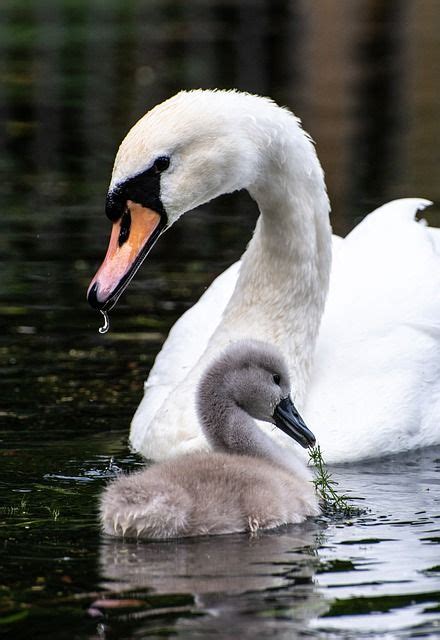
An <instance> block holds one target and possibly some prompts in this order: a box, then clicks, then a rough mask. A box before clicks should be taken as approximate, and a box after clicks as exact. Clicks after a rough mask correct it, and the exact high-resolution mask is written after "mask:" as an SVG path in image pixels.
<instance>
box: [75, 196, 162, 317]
mask: <svg viewBox="0 0 440 640" xmlns="http://www.w3.org/2000/svg"><path fill="white" fill-rule="evenodd" d="M165 225H166V218H165V217H164V216H161V215H160V214H159V213H157V212H156V211H153V210H152V209H148V208H147V207H143V206H142V205H140V204H138V203H136V202H133V201H132V200H127V206H126V209H125V211H124V213H123V215H122V217H121V218H120V219H119V220H117V221H116V222H114V223H113V227H112V231H111V235H110V242H109V245H108V249H107V253H106V256H105V258H104V261H103V263H102V265H101V266H100V267H99V269H98V271H97V272H96V274H95V277H94V278H93V280H92V282H91V283H90V286H89V288H88V290H87V300H88V302H89V304H90V305H91V306H92V307H93V308H94V309H100V310H102V311H108V310H109V309H111V308H112V307H114V305H115V304H116V302H117V301H118V298H119V296H120V295H121V294H122V292H123V291H124V289H125V288H126V287H127V285H128V284H129V282H130V281H131V279H132V278H133V276H134V275H135V273H136V271H137V270H138V269H139V267H140V266H141V264H142V262H143V260H144V258H145V257H146V256H147V255H148V253H149V251H150V249H151V247H152V246H153V245H154V243H155V242H156V240H157V239H158V237H159V236H160V234H161V233H162V231H163V230H164V228H165Z"/></svg>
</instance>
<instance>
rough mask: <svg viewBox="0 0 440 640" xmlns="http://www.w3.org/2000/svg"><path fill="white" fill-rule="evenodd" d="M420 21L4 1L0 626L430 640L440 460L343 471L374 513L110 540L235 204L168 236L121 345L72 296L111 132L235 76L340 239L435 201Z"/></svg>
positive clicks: (428, 82) (436, 453)
mask: <svg viewBox="0 0 440 640" xmlns="http://www.w3.org/2000/svg"><path fill="white" fill-rule="evenodd" d="M312 4H313V7H316V6H318V5H319V6H320V8H321V10H320V11H317V10H316V8H312ZM414 7H415V3H403V2H388V3H383V2H379V1H376V2H374V1H373V0H369V1H367V0H360V1H359V2H356V3H352V2H351V1H349V0H341V2H338V3H327V2H322V3H305V2H300V1H298V2H293V1H287V0H286V1H279V0H277V1H275V2H269V1H267V2H265V1H263V0H253V1H252V2H250V1H249V2H247V1H243V2H238V0H237V1H234V0H229V1H227V0H223V1H220V0H219V1H214V2H212V3H207V2H204V1H202V0H200V2H197V1H193V2H187V3H179V2H172V1H171V0H169V1H166V2H165V1H161V0H155V1H154V2H148V3H146V2H141V1H140V0H139V1H136V0H127V1H124V2H122V1H119V0H108V1H106V2H104V1H100V0H91V1H87V2H86V1H85V0H75V1H74V0H64V1H62V2H60V1H59V0H52V1H44V0H43V1H41V0H39V1H37V0H35V1H32V0H30V1H26V2H25V1H24V0H23V1H19V0H3V1H2V3H1V6H0V114H1V118H0V122H1V125H0V172H1V180H0V210H1V214H2V233H1V236H0V264H1V273H2V277H1V281H0V322H1V331H0V354H1V359H0V371H1V374H2V382H1V386H0V636H4V637H11V638H14V639H15V638H17V639H19V638H30V637H32V638H33V639H37V640H38V639H39V638H44V639H52V638H53V639H54V640H55V639H56V640H58V639H63V638H66V640H67V639H69V640H70V639H71V638H75V639H78V640H83V639H84V640H85V639H88V640H92V639H93V640H95V639H107V638H108V639H109V640H110V639H112V638H118V639H124V640H125V639H127V640H132V639H135V638H146V637H148V638H150V637H151V638H155V637H157V638H159V637H161V638H163V637H179V638H225V639H226V638H232V637H243V638H248V637H249V638H250V637H252V638H255V637H257V638H266V637H267V638H274V639H287V638H289V639H290V638H294V637H317V638H322V637H324V638H368V637H381V638H414V637H423V638H430V637H438V636H439V635H440V553H439V541H440V448H438V449H436V450H435V449H434V450H430V451H417V452H413V453H412V454H408V455H405V456H399V457H396V458H392V459H387V460H381V461H375V462H370V463H365V464H358V465H356V466H346V467H338V468H335V469H334V476H335V478H336V479H337V480H338V481H339V483H340V487H341V489H342V490H344V491H346V492H349V494H350V495H351V496H353V498H354V502H355V504H358V505H359V506H361V507H362V509H364V511H363V513H362V515H359V516H357V517H355V518H353V519H351V520H347V519H345V520H344V519H343V520H331V519H327V518H319V519H317V520H316V521H310V522H307V523H306V524H304V525H302V526H295V527H293V526H292V527H289V528H285V529H282V530H280V531H276V532H271V533H266V534H264V533H263V534H259V535H258V536H256V537H249V536H246V535H236V536H235V535H234V536H227V537H221V538H220V537H219V538H212V539H209V538H203V539H194V540H189V541H176V542H167V543H154V544H148V543H129V542H120V541H112V540H109V539H106V538H104V537H103V536H101V534H100V532H99V528H98V526H97V521H96V504H97V496H98V495H99V492H100V490H101V488H102V486H103V485H104V483H105V482H107V480H108V478H111V477H113V476H114V475H115V474H116V473H117V472H118V471H119V470H120V469H124V470H132V469H135V468H136V467H139V465H141V464H142V460H141V459H140V458H139V457H138V456H137V455H135V454H134V453H132V452H130V450H129V449H128V446H127V434H128V427H129V423H130V420H131V416H132V414H133V412H134V410H135V408H136V406H137V403H138V402H139V400H140V398H141V394H142V384H143V380H144V378H145V377H146V374H147V372H148V370H149V368H150V367H151V365H152V363H153V360H154V356H155V354H156V353H157V351H158V350H159V349H160V346H161V344H162V342H163V340H164V339H165V337H166V335H167V333H168V330H169V328H170V327H171V325H172V324H173V322H174V321H175V320H176V318H178V317H179V316H180V315H181V313H182V312H183V311H185V310H186V309H187V308H188V307H189V306H190V305H191V304H193V302H194V301H195V300H196V299H197V298H198V296H199V295H200V294H201V293H202V292H203V291H204V289H205V288H206V287H207V286H208V285H209V283H210V282H211V281H212V280H213V278H214V277H215V276H216V275H217V274H218V273H220V272H221V271H222V270H223V269H224V268H225V267H226V266H228V265H229V264H231V263H232V262H233V261H234V260H236V259H237V258H238V257H239V255H240V254H241V253H242V251H243V250H244V248H245V246H246V243H247V241H248V239H249V237H250V234H251V232H252V228H253V226H254V224H255V220H256V215H257V213H256V211H255V207H254V204H253V203H252V202H251V200H250V199H249V198H248V197H247V196H246V195H245V194H235V195H234V196H226V197H223V198H221V199H219V200H218V201H216V202H215V203H212V204H210V205H209V206H205V207H203V208H202V209H201V211H200V212H199V213H198V214H194V215H192V216H188V217H187V218H186V219H185V221H184V223H183V224H179V225H176V227H175V228H173V229H172V230H171V231H170V232H169V233H167V234H166V235H165V237H164V238H163V239H162V240H161V242H160V243H159V245H157V247H155V249H154V251H153V253H152V254H151V256H150V258H149V260H148V262H147V263H146V264H145V265H144V266H143V268H142V270H141V271H140V272H139V273H138V275H137V276H136V279H135V281H134V282H133V283H132V285H131V286H130V289H129V291H128V292H127V293H126V294H124V296H123V297H122V299H121V300H120V302H119V304H118V307H117V309H116V310H115V312H114V313H113V314H112V319H111V320H112V328H111V331H110V333H108V334H106V335H104V336H102V335H99V334H98V327H99V326H100V325H101V324H102V322H101V317H100V316H98V315H97V314H95V313H93V312H92V310H91V309H89V308H88V306H87V304H86V301H85V291H86V288H87V285H88V283H89V281H90V278H91V276H92V275H93V273H94V271H95V269H96V266H97V265H98V263H99V262H100V260H101V259H102V257H103V255H104V251H105V248H106V243H107V234H108V231H109V229H108V221H106V219H105V217H104V214H103V203H104V199H105V193H106V189H107V185H108V181H109V177H110V173H111V165H112V160H113V156H114V153H115V151H116V149H117V146H118V144H119V141H120V139H121V137H122V136H123V135H124V133H125V131H126V130H127V128H128V127H129V126H130V125H131V124H132V123H133V122H134V121H135V120H136V118H137V117H138V116H140V115H141V114H142V113H143V112H144V111H145V110H146V109H147V108H149V107H150V106H152V105H153V104H155V103H156V102H159V101H161V100H162V99H164V98H166V97H167V96H168V95H171V94H172V93H174V92H175V91H177V90H178V89H179V88H182V87H194V86H203V87H212V86H219V87H229V86H236V87H238V88H240V89H244V90H249V91H256V92H259V93H264V94H267V95H271V96H272V97H274V98H275V99H276V100H278V101H279V102H282V103H284V104H288V105H289V106H290V107H291V108H292V109H293V110H294V111H295V112H296V113H297V114H298V115H300V116H301V117H302V118H303V121H304V124H305V127H306V128H307V129H308V130H309V131H310V133H311V134H312V135H313V137H314V138H315V139H316V140H317V148H318V152H319V155H320V157H321V160H322V162H323V165H324V168H325V170H326V175H327V182H328V186H329V193H330V196H331V200H332V202H333V216H332V222H333V225H334V228H335V230H336V231H337V232H338V233H341V234H345V233H346V232H348V231H349V230H350V229H351V228H352V227H353V226H354V224H355V223H356V222H358V221H359V220H360V219H361V218H362V216H363V215H364V214H365V213H366V212H367V211H368V210H371V209H372V208H374V207H375V206H376V205H378V204H381V203H382V202H384V201H386V200H389V199H392V198H394V197H400V196H408V195H412V196H423V197H428V198H430V199H432V200H434V201H435V200H437V202H438V201H439V200H440V186H439V185H440V183H439V181H438V177H437V176H438V164H439V157H438V154H439V151H438V144H437V142H438V140H439V139H440V136H439V133H440V132H439V127H440V118H439V117H438V116H439V113H440V104H439V101H440V94H439V92H438V88H437V84H436V82H437V79H438V77H437V76H438V74H437V72H436V69H437V68H438V61H439V58H440V55H439V52H440V44H439V39H438V35H437V31H436V25H438V24H439V23H440V15H439V13H440V4H439V3H437V2H436V1H435V0H432V1H429V0H422V1H421V2H420V3H417V10H416V11H415V10H414ZM243 43H245V46H243ZM439 213H440V212H439V209H438V207H436V206H434V207H433V208H432V209H431V211H430V212H429V213H428V217H429V220H430V222H431V223H433V224H436V225H437V226H440V217H439Z"/></svg>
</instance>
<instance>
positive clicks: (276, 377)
mask: <svg viewBox="0 0 440 640" xmlns="http://www.w3.org/2000/svg"><path fill="white" fill-rule="evenodd" d="M272 377H273V381H274V382H275V384H277V385H278V386H279V385H280V382H281V376H280V375H278V373H274V374H273V376H272Z"/></svg>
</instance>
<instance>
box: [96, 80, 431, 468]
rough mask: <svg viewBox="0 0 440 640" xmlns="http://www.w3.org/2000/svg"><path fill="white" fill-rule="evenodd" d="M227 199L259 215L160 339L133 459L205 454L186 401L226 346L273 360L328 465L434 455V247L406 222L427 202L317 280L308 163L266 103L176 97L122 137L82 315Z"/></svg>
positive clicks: (406, 210)
mask: <svg viewBox="0 0 440 640" xmlns="http://www.w3.org/2000/svg"><path fill="white" fill-rule="evenodd" d="M238 189H247V190H248V192H249V193H250V195H251V196H252V198H253V199H254V200H255V201H256V202H257V204H258V207H259V210H260V214H261V215H260V217H259V219H258V222H257V226H256V229H255V233H254V235H253V237H252V240H251V242H250V243H249V246H248V248H247V250H246V252H245V253H244V255H243V257H242V259H241V261H240V262H239V263H237V264H236V265H233V266H232V267H230V268H229V269H228V270H227V271H225V273H223V274H222V275H221V276H219V278H217V280H216V281H215V282H214V283H213V284H212V286H211V287H210V288H209V289H208V291H207V292H206V293H205V294H204V295H203V296H202V298H201V299H200V300H199V302H198V303H197V304H196V305H195V306H194V307H193V308H192V309H190V310H189V311H188V312H187V313H186V314H185V315H184V316H183V317H182V318H181V319H180V320H179V321H178V322H177V323H176V325H175V326H174V327H173V329H172V330H171V332H170V335H169V337H168V340H167V341H166V343H165V345H164V347H163V349H162V351H161V352H160V353H159V355H158V356H157V359H156V362H155V365H154V367H153V369H152V370H151V372H150V375H149V378H148V380H147V382H146V384H145V395H144V398H143V400H142V402H141V404H140V405H139V408H138V410H137V412H136V414H135V416H134V418H133V422H132V428H131V434H130V440H131V443H132V445H133V447H134V448H135V449H137V450H139V451H140V452H142V453H143V454H144V455H145V456H146V457H147V458H153V459H163V458H166V457H168V456H171V455H174V454H176V453H182V452H185V451H190V450H195V449H199V448H203V447H206V446H207V444H206V440H205V438H204V436H203V435H202V432H201V430H200V427H198V426H197V424H198V423H197V418H196V414H195V402H194V397H195V390H196V388H197V384H198V381H199V378H200V376H201V374H202V372H203V371H204V370H205V368H206V367H207V365H208V363H210V362H211V361H212V359H213V357H214V356H215V355H217V354H218V353H219V352H220V351H221V350H222V349H223V348H224V347H225V345H226V344H228V343H230V342H231V341H233V340H236V339H239V338H255V339H259V340H263V341H266V342H271V343H275V344H277V345H278V346H279V347H280V348H281V349H282V351H283V352H284V353H285V354H287V359H288V362H289V368H290V375H291V379H292V381H293V385H294V389H295V402H296V404H297V406H298V407H299V408H300V410H301V411H302V412H303V413H304V415H305V417H306V420H307V423H308V424H309V426H310V428H311V429H312V431H313V432H314V433H315V434H316V436H317V438H318V441H319V442H320V444H321V446H322V448H323V451H324V454H325V456H326V458H327V460H328V461H330V462H342V461H350V460H357V459H361V458H366V457H371V456H381V455H384V454H389V453H394V452H399V451H404V450H408V449H412V448H416V447H422V446H428V445H433V444H439V443H440V427H439V421H440V295H439V293H440V256H439V253H440V242H439V240H438V238H437V233H438V232H436V230H432V229H428V228H427V227H426V226H425V225H423V224H420V223H416V222H415V220H414V217H415V213H416V211H417V210H418V209H423V208H424V207H425V206H427V205H428V204H430V203H429V202H428V201H427V200H421V199H406V200H399V201H395V202H391V203H389V204H387V205H385V206H383V207H381V208H380V209H378V210H377V211H375V212H374V213H372V214H370V215H369V216H368V217H367V218H366V219H365V220H364V221H363V222H362V223H361V224H360V225H359V226H358V227H356V229H355V230H354V231H353V232H352V233H350V234H349V236H348V237H347V238H346V239H345V240H343V241H342V240H340V239H339V242H337V244H336V241H335V247H336V251H335V259H334V264H333V268H332V273H331V279H330V267H331V253H332V251H331V249H332V235H331V228H330V223H329V201H328V198H327V193H326V187H325V183H324V176H323V172H322V169H321V165H320V163H319V161H318V158H317V156H316V152H315V149H314V146H313V144H312V141H311V140H310V138H309V137H308V135H307V134H306V133H305V132H304V131H303V130H302V128H301V126H300V122H299V121H298V119H296V118H295V117H294V116H293V115H292V113H290V112H289V111H288V110H287V109H282V108H280V107H278V106H277V105H276V104H274V103H273V102H272V101H271V100H268V99H266V98H261V97H258V96H253V95H248V94H243V93H238V92H235V91H190V92H181V93H179V94H177V95H176V96H174V97H173V98H171V99H170V100H167V101H166V102H164V103H162V104H160V105H159V106H157V107H155V108H154V109H152V111H150V112H149V113H147V114H146V115H145V116H144V117H143V118H141V120H139V122H138V123H137V124H136V125H135V126H134V127H133V128H132V129H131V131H130V132H129V133H128V135H127V136H126V138H125V140H124V141H123V142H122V144H121V147H120V149H119V151H118V154H117V156H116V160H115V165H114V169H113V175H112V180H111V184H110V188H109V192H108V196H107V203H106V213H107V216H108V217H109V218H110V220H111V221H112V222H113V228H112V233H111V238H110V244H109V248H108V251H107V255H106V257H105V260H104V262H103V264H102V265H101V267H100V269H99V270H98V272H97V274H96V275H95V277H94V279H93V281H92V283H91V285H90V287H89V291H88V299H89V302H90V303H91V305H92V306H93V307H95V308H97V309H101V310H104V311H108V310H109V309H111V308H112V307H113V306H114V304H115V303H116V301H117V299H118V298H119V296H120V295H121V293H122V291H123V290H124V289H125V287H126V286H127V284H128V283H129V282H130V280H131V278H132V277H133V275H134V274H135V272H136V271H137V269H138V268H139V266H140V264H141V262H142V260H143V259H144V258H145V256H146V255H147V254H148V252H149V250H150V249H151V247H152V245H153V244H154V243H155V242H156V240H157V238H158V237H159V236H160V235H161V234H162V233H163V232H164V231H165V230H166V229H167V228H169V227H170V226H171V225H172V224H173V223H174V222H175V221H176V220H177V219H178V218H179V217H180V216H181V215H182V214H184V213H186V212H187V211H189V210H191V209H193V208H194V207H197V206H198V205H201V204H203V203H205V202H208V201H209V200H212V199H213V198H215V197H217V196H218V195H220V194H222V193H229V192H232V191H236V190H238ZM329 280H330V295H329V297H328V300H327V305H326V309H325V314H324V317H323V320H322V323H321V318H322V315H323V311H324V304H325V300H326V297H327V291H328V287H329ZM320 325H321V327H320ZM318 330H319V336H318ZM315 347H316V350H315ZM261 426H262V428H265V427H264V426H263V423H262V424H261ZM266 428H267V425H266ZM269 433H270V434H271V435H272V436H273V437H275V438H276V439H278V440H282V443H283V444H285V446H289V444H288V443H286V442H285V441H284V440H283V439H284V438H285V440H288V439H287V437H286V436H284V434H278V433H276V432H272V431H269Z"/></svg>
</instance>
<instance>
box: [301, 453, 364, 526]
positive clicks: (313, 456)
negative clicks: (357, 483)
mask: <svg viewBox="0 0 440 640" xmlns="http://www.w3.org/2000/svg"><path fill="white" fill-rule="evenodd" d="M309 456H310V462H312V463H313V465H314V467H315V469H314V472H315V477H314V480H313V484H314V485H315V490H316V493H317V494H318V497H319V500H320V502H321V508H322V510H323V512H324V513H325V514H326V515H342V516H354V515H359V514H360V512H361V511H360V509H358V507H354V506H353V505H351V504H350V502H349V500H350V498H349V497H348V496H347V495H345V494H339V493H338V492H337V491H336V489H335V487H336V486H337V485H338V482H336V480H334V479H333V477H332V474H331V473H330V471H329V470H328V469H327V467H326V464H325V462H324V458H323V457H322V453H321V447H320V446H319V444H318V445H316V446H315V447H309Z"/></svg>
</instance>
